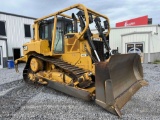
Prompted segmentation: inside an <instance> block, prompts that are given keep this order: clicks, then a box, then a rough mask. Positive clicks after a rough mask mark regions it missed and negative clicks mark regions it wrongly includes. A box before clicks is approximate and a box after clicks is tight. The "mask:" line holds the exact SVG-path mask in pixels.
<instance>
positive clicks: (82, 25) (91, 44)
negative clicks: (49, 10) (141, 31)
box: [15, 4, 148, 117]
mask: <svg viewBox="0 0 160 120" xmlns="http://www.w3.org/2000/svg"><path fill="white" fill-rule="evenodd" d="M68 11H73V12H68ZM75 12H76V13H75ZM67 13H68V14H67ZM102 20H104V21H103V22H102ZM102 23H103V25H102ZM92 24H94V25H95V26H94V27H95V28H96V30H97V33H98V35H95V34H93V33H92V32H91V29H90V27H93V25H92ZM33 31H34V36H33V38H32V39H31V40H30V42H27V43H25V44H23V54H24V56H23V57H21V58H19V59H16V60H15V66H16V67H15V68H16V71H18V64H19V63H20V62H25V63H26V64H25V67H24V70H23V79H24V81H26V82H27V83H37V84H42V85H45V86H48V87H51V88H53V89H55V90H57V91H60V92H63V93H66V94H68V95H71V96H74V97H77V98H81V99H83V100H87V101H95V103H96V104H98V105H99V106H101V107H103V108H104V109H105V110H107V111H108V112H110V113H112V114H114V115H117V116H119V117H121V116H122V113H121V111H120V110H121V109H122V107H123V106H124V105H125V104H126V103H127V102H128V101H129V100H130V99H131V97H132V96H133V95H134V94H135V93H136V92H137V91H138V90H139V89H140V88H141V87H142V86H145V85H147V84H148V83H147V82H146V81H145V80H144V79H143V69H142V65H141V60H140V56H139V55H138V54H117V55H110V56H108V57H107V58H106V54H105V53H104V49H105V50H106V51H107V52H108V53H109V52H110V50H111V48H110V46H109V43H108V42H107V36H108V35H109V33H110V23H109V19H108V17H107V16H105V15H102V14H100V13H98V12H95V11H93V10H91V9H89V8H87V7H85V6H84V5H82V4H75V5H73V6H70V7H68V8H65V9H62V10H59V11H58V12H55V13H53V14H50V15H48V16H44V17H42V18H39V19H36V20H35V21H34V24H33ZM95 36H96V37H95ZM107 55H109V54H107Z"/></svg>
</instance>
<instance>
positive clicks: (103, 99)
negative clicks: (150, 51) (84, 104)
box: [95, 54, 147, 116]
mask: <svg viewBox="0 0 160 120" xmlns="http://www.w3.org/2000/svg"><path fill="white" fill-rule="evenodd" d="M95 69H96V103H97V104H98V105H100V106H102V107H103V108H105V109H106V110H108V111H109V112H111V113H113V114H115V115H118V116H121V112H120V110H121V108H122V107H123V106H124V105H125V104H126V103H127V102H128V101H129V100H130V99H131V97H132V96H133V95H134V94H135V93H136V91H138V90H139V89H140V88H141V87H142V86H144V85H147V82H146V81H144V79H143V70H142V65H141V61H140V56H139V55H138V54H122V55H113V56H111V58H110V60H109V62H106V61H105V62H99V63H97V64H96V68H95Z"/></svg>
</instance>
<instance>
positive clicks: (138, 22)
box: [116, 15, 148, 27]
mask: <svg viewBox="0 0 160 120" xmlns="http://www.w3.org/2000/svg"><path fill="white" fill-rule="evenodd" d="M147 24H148V15H146V16H142V17H138V18H134V19H130V20H126V21H123V22H119V23H116V27H126V26H138V25H147Z"/></svg>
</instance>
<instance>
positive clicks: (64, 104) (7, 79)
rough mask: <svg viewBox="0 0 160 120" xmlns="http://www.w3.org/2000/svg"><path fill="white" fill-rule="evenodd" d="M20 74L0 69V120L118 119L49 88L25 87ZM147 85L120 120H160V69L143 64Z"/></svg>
mask: <svg viewBox="0 0 160 120" xmlns="http://www.w3.org/2000/svg"><path fill="white" fill-rule="evenodd" d="M23 67H24V65H21V66H20V67H19V71H20V72H19V73H16V72H15V71H14V69H7V68H5V69H0V120H8V119H11V120H37V119H38V120H53V119H68V120H71V119H73V120H75V119H83V120H84V119H85V120H86V119H87V120H88V119H93V120H97V119H102V120H115V119H118V118H117V116H114V115H112V114H110V113H108V112H106V111H105V110H104V109H102V108H101V107H99V106H98V105H96V104H95V103H94V102H86V101H83V100H81V99H77V98H74V97H71V96H68V95H66V94H63V93H61V92H57V91H55V90H53V89H51V88H47V87H43V86H38V85H37V86H33V85H28V84H26V83H24V82H23V80H22V70H23ZM143 69H144V78H145V79H146V81H148V82H149V85H148V86H147V87H143V88H141V89H140V90H139V91H138V92H137V93H136V94H135V95H134V96H133V97H132V99H131V100H130V101H129V102H128V103H127V104H126V105H125V106H124V107H123V109H122V113H123V116H122V119H125V120H130V119H144V120H145V119H148V120H153V119H155V120H158V119H159V120H160V65H155V64H143Z"/></svg>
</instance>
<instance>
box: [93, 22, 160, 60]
mask: <svg viewBox="0 0 160 120" xmlns="http://www.w3.org/2000/svg"><path fill="white" fill-rule="evenodd" d="M92 31H93V32H94V33H95V30H92ZM109 45H110V47H111V49H117V48H118V52H119V53H122V54H127V53H135V52H136V53H139V54H140V55H141V58H142V62H143V63H150V62H153V61H155V60H160V47H159V45H160V25H145V26H144V25H143V26H129V27H116V28H111V31H110V35H109Z"/></svg>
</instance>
